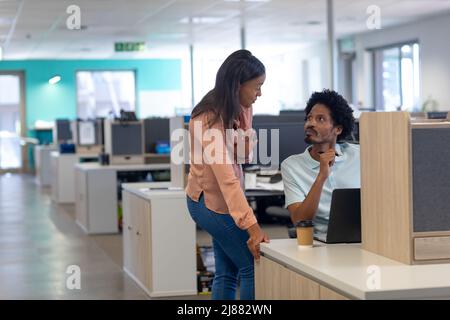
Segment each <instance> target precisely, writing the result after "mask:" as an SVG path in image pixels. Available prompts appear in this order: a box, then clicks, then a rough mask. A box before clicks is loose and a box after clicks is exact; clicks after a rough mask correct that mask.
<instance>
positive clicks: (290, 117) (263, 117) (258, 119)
mask: <svg viewBox="0 0 450 320" xmlns="http://www.w3.org/2000/svg"><path fill="white" fill-rule="evenodd" d="M304 121H305V115H304V114H303V113H297V114H280V115H268V114H256V115H254V116H253V124H254V125H257V124H258V123H284V122H304Z"/></svg>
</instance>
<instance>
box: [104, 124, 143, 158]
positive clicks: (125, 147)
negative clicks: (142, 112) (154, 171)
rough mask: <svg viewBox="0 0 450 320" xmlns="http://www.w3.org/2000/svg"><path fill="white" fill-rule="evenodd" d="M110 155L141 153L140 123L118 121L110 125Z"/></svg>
mask: <svg viewBox="0 0 450 320" xmlns="http://www.w3.org/2000/svg"><path fill="white" fill-rule="evenodd" d="M111 135H112V155H113V156H121V155H127V156H129V155H142V154H143V153H144V152H143V150H142V145H143V144H142V123H141V122H135V123H130V122H120V123H114V124H113V126H112V127H111Z"/></svg>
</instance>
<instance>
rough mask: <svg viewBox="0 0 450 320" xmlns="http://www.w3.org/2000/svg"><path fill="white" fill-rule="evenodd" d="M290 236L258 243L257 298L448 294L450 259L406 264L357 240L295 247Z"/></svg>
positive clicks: (404, 296)
mask: <svg viewBox="0 0 450 320" xmlns="http://www.w3.org/2000/svg"><path fill="white" fill-rule="evenodd" d="M296 241H297V240H296V239H286V240H284V239H283V240H272V241H271V242H270V243H269V244H265V243H264V244H262V245H261V252H262V254H263V255H264V257H262V258H261V263H260V264H255V271H256V273H255V279H256V297H257V299H327V298H332V299H346V298H348V299H428V298H435V299H436V298H447V299H448V298H450V277H449V274H450V264H434V265H406V264H402V263H400V262H397V261H394V260H390V259H387V258H385V257H382V256H379V255H376V254H373V253H371V252H368V251H365V250H362V249H361V245H360V244H340V245H325V244H321V245H319V246H317V247H314V248H312V249H303V250H301V249H298V247H297V243H296ZM377 275H379V276H380V277H379V282H377V281H376V279H377V278H376V277H377ZM377 283H379V287H378V286H376V284H377Z"/></svg>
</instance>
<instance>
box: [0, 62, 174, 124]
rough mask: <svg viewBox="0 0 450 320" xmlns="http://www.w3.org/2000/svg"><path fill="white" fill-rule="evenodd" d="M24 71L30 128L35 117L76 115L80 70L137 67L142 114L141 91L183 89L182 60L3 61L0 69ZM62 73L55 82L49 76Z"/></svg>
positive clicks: (137, 82) (46, 119) (51, 118)
mask: <svg viewBox="0 0 450 320" xmlns="http://www.w3.org/2000/svg"><path fill="white" fill-rule="evenodd" d="M9 70H11V71H24V72H25V91H26V93H25V99H26V122H27V127H28V128H29V129H30V128H32V127H34V122H35V121H36V120H45V121H52V120H55V119H56V118H69V119H75V118H76V113H77V107H76V100H77V98H76V79H75V73H76V71H78V70H135V72H136V88H137V92H136V103H137V106H136V108H137V112H138V114H139V92H141V91H144V90H145V91H148V90H158V91H159V90H180V89H181V61H180V60H176V59H149V60H23V61H0V71H9ZM54 75H60V76H61V81H60V82H58V83H57V84H56V85H51V84H49V83H48V79H50V78H51V77H53V76H54Z"/></svg>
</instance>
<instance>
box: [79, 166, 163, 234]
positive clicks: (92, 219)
mask: <svg viewBox="0 0 450 320" xmlns="http://www.w3.org/2000/svg"><path fill="white" fill-rule="evenodd" d="M169 167H170V166H169V164H152V165H121V166H119V165H115V166H101V165H100V164H98V163H80V164H77V165H75V177H76V178H75V194H76V195H75V200H76V201H75V212H76V222H77V224H78V225H79V226H80V227H81V228H82V229H83V230H84V231H85V232H86V233H88V234H108V233H117V232H119V226H118V199H117V196H118V184H119V183H120V182H119V181H118V178H117V173H118V172H132V171H153V170H168V169H169ZM152 184H153V185H155V186H159V187H168V186H169V185H170V182H153V183H152Z"/></svg>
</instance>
